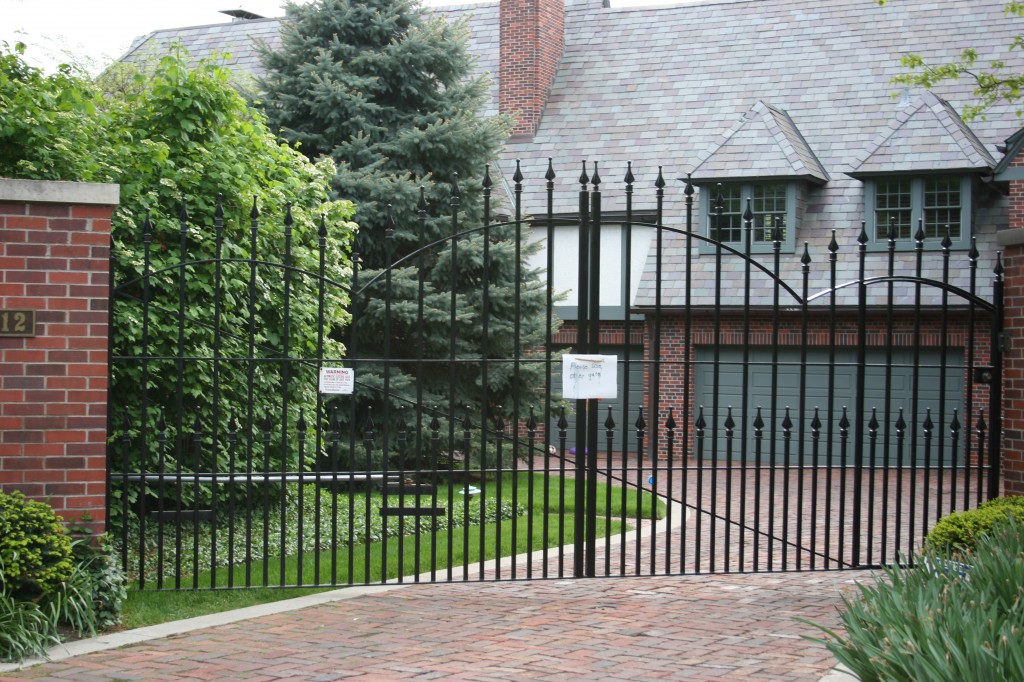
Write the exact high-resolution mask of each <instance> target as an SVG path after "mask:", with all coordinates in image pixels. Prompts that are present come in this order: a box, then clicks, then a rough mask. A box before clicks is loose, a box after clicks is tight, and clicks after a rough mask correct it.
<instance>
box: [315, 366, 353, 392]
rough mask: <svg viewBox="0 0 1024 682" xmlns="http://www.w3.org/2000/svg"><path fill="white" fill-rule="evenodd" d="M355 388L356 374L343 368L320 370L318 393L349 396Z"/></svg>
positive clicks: (324, 368)
mask: <svg viewBox="0 0 1024 682" xmlns="http://www.w3.org/2000/svg"><path fill="white" fill-rule="evenodd" d="M355 388H356V372H355V370H354V369H347V368H344V367H321V368H320V392H321V393H340V394H344V395H351V394H352V392H353V391H355Z"/></svg>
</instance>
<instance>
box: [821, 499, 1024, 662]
mask: <svg viewBox="0 0 1024 682" xmlns="http://www.w3.org/2000/svg"><path fill="white" fill-rule="evenodd" d="M997 506H998V505H997ZM946 547H949V546H948V545H945V546H944V548H942V549H940V548H939V547H938V546H936V545H934V544H933V545H931V546H928V547H926V549H925V551H924V553H923V556H922V557H921V559H922V560H921V561H920V562H918V563H917V564H916V565H915V566H912V567H899V566H894V567H891V568H888V569H886V570H885V572H884V574H883V575H881V576H879V577H878V578H877V579H876V581H875V583H874V584H871V585H861V586H860V593H859V594H858V595H857V596H856V597H848V598H847V597H844V607H845V608H844V610H843V613H842V624H843V628H844V629H845V635H843V634H839V633H837V632H835V631H833V630H830V629H827V628H824V627H821V626H817V627H819V628H820V629H821V630H823V631H824V632H825V634H826V637H824V638H822V639H818V640H817V641H820V642H822V643H823V644H824V645H825V646H827V647H828V649H829V650H830V651H831V652H832V653H833V654H834V655H835V656H836V658H837V659H838V660H839V661H840V662H841V663H842V664H843V665H845V666H846V667H847V668H849V669H850V670H851V671H852V672H853V674H854V675H855V676H857V677H858V678H859V679H861V680H864V681H866V682H872V681H876V680H877V681H883V680H885V681H888V680H929V682H946V681H949V682H954V681H956V682H959V681H962V680H986V681H992V682H998V681H1001V680H1007V681H1009V680H1022V679H1024V647H1021V641H1022V639H1024V518H1020V517H1018V518H1013V517H1010V518H1008V519H1004V520H1003V521H1001V522H998V523H996V524H995V525H994V527H993V528H992V529H991V531H990V532H988V533H985V534H982V535H979V536H977V537H976V538H975V539H974V541H973V546H971V547H970V548H965V547H964V546H961V547H960V548H959V549H955V550H953V551H954V553H953V554H951V553H950V552H949V551H948V550H947V549H945V548H946ZM951 557H955V558H956V559H958V560H959V562H963V563H962V564H961V563H959V562H958V563H957V564H956V567H957V570H949V566H950V564H949V563H947V562H948V561H950V559H951Z"/></svg>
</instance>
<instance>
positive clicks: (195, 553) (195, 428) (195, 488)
mask: <svg viewBox="0 0 1024 682" xmlns="http://www.w3.org/2000/svg"><path fill="white" fill-rule="evenodd" d="M202 448H203V436H202V434H201V433H200V424H199V415H198V414H196V420H195V423H194V424H193V425H192V589H193V590H198V589H199V466H200V463H199V456H200V453H201V451H202Z"/></svg>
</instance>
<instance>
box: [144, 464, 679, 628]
mask: <svg viewBox="0 0 1024 682" xmlns="http://www.w3.org/2000/svg"><path fill="white" fill-rule="evenodd" d="M516 483H517V484H516ZM473 485H475V486H476V487H477V488H480V489H481V491H482V492H481V493H480V494H479V495H478V496H477V497H476V499H475V500H474V503H473V504H472V505H470V507H469V514H470V516H472V517H476V518H474V519H473V520H475V521H479V513H480V512H479V508H480V503H481V502H486V503H487V505H489V508H492V509H493V508H494V506H495V503H496V502H497V501H498V500H500V501H501V502H502V504H503V506H504V507H505V508H506V510H508V508H509V505H510V503H511V502H512V501H513V499H514V500H515V503H516V505H517V506H518V507H520V508H521V509H520V513H521V514H522V515H520V516H517V517H515V518H514V519H513V518H504V519H500V520H499V519H496V520H493V521H491V522H489V523H484V524H483V525H470V526H468V527H467V526H462V527H455V528H451V529H449V530H439V531H438V532H437V533H431V519H430V518H429V517H425V518H422V519H421V520H420V522H419V523H420V530H419V534H418V535H416V534H413V535H400V536H398V537H389V538H386V540H383V541H382V540H378V541H374V542H369V543H365V542H360V543H356V544H353V545H352V547H351V548H350V547H349V546H348V545H347V543H345V542H343V541H344V540H345V539H346V538H347V534H344V533H339V536H338V537H339V543H338V549H337V551H336V552H332V551H330V548H331V542H330V540H329V536H330V520H329V519H323V518H322V519H321V527H322V530H326V531H327V537H326V538H324V539H323V540H322V541H321V544H320V551H319V552H317V551H304V552H302V553H301V562H300V560H299V556H297V555H298V554H299V553H298V552H295V553H292V554H289V555H287V556H286V557H285V560H284V562H283V563H284V573H283V574H282V569H281V567H282V562H281V558H280V556H268V557H267V560H266V561H264V560H263V559H262V558H257V559H256V560H254V561H252V562H250V563H249V564H248V572H249V573H248V576H247V575H246V565H245V564H244V563H236V564H235V565H234V566H231V567H229V566H219V567H218V568H217V571H216V576H215V577H214V575H213V574H212V572H211V571H210V570H205V571H200V572H199V573H197V574H195V575H194V576H193V575H191V574H190V575H186V576H183V577H182V580H181V587H182V588H183V589H182V590H174V589H173V588H174V581H173V579H166V578H165V580H164V584H163V587H164V589H163V590H155V589H152V588H154V587H155V586H156V584H155V582H154V581H153V580H149V581H147V584H146V588H147V589H144V590H139V589H137V588H135V589H130V590H129V595H128V601H127V604H126V606H125V611H124V626H125V627H127V628H135V627H142V626H144V625H151V624H155V623H160V622H167V621H170V620H178V619H181V618H190V617H193V616H198V615H203V614H207V613H215V612H218V611H224V610H229V609H235V608H241V607H244V606H250V605H253V604H260V603H266V602H271V601H277V600H279V599H288V598H291V597H297V596H301V595H305V594H311V593H314V592H318V591H323V590H325V589H334V587H335V586H336V585H345V584H364V583H379V582H384V581H386V580H389V579H393V578H396V577H397V576H398V575H399V572H400V571H399V566H401V574H402V575H405V576H412V575H415V574H417V573H424V572H427V571H430V567H431V565H432V564H433V565H434V566H435V571H436V577H437V579H438V580H447V578H448V572H447V567H448V566H449V565H451V566H452V567H455V569H454V570H455V573H454V576H455V579H457V580H458V579H461V569H462V567H468V570H469V577H470V579H477V578H478V577H479V576H480V572H481V570H482V569H481V563H480V562H481V561H482V560H488V559H493V558H495V557H496V556H510V555H514V554H521V553H524V552H527V551H533V550H538V549H542V548H544V547H545V546H547V547H549V548H553V547H557V546H559V545H563V544H571V543H572V541H573V539H574V528H573V526H574V520H575V511H576V504H575V481H574V480H572V479H561V478H558V477H557V476H550V477H549V478H548V480H547V481H546V485H545V479H544V476H543V475H540V474H534V475H533V476H530V475H529V474H527V473H525V472H521V473H520V474H519V475H518V476H515V475H513V474H511V473H510V472H509V473H506V474H504V475H503V476H502V480H501V484H500V486H499V484H498V483H497V482H496V481H494V480H488V481H483V482H480V481H478V482H474V483H473ZM464 487H465V486H464V484H456V485H454V486H453V487H452V488H453V492H454V493H455V495H453V498H455V499H461V497H462V495H461V494H459V493H460V492H461V491H462V490H463V489H464ZM545 491H546V493H547V494H546V495H545ZM448 492H449V490H448V486H447V485H441V486H440V488H439V490H438V502H437V503H438V506H446V504H447V499H448ZM322 494H323V496H324V497H325V498H326V499H323V500H322V501H321V505H322V507H321V508H322V509H323V506H327V507H330V505H331V503H332V502H333V500H330V499H329V498H330V496H329V495H328V494H326V493H322ZM307 497H308V496H307ZM357 497H358V498H365V497H366V496H364V495H362V494H358V495H357ZM597 500H598V503H597V512H598V522H597V528H596V531H597V534H598V537H606V536H610V535H613V534H616V533H621V532H625V531H626V530H628V529H629V523H630V520H632V519H635V518H637V516H638V515H640V516H642V517H644V518H650V517H651V514H652V505H653V504H654V499H653V497H652V496H651V495H650V494H648V493H643V494H642V495H638V493H637V491H636V490H632V489H625V490H624V489H621V488H617V487H615V488H612V489H611V490H608V489H607V488H606V487H605V486H604V485H603V484H600V485H599V487H598V495H597ZM337 503H338V509H339V514H340V515H344V516H346V517H347V511H348V496H347V495H339V496H338V500H337ZM408 503H410V504H411V503H412V500H408ZM305 504H306V505H310V500H309V499H307V500H306V502H305ZM382 504H383V501H382V499H381V496H380V495H379V494H378V493H372V494H370V495H369V499H368V500H367V501H366V507H365V508H369V509H371V510H372V511H371V514H370V515H371V520H372V521H373V522H374V523H376V524H378V527H377V528H376V529H375V530H374V533H380V529H381V528H382V527H383V526H382V524H380V521H379V517H378V516H377V513H376V511H375V510H376V509H377V508H378V507H380V506H382ZM395 504H397V501H396V500H395V499H394V498H393V497H392V498H391V499H390V500H389V505H395ZM423 504H429V498H427V499H425V500H424V501H423ZM657 505H658V506H657V508H656V511H655V512H654V514H655V516H656V517H657V518H661V517H662V516H663V515H664V504H663V503H661V502H658V503H657ZM559 509H562V510H563V511H562V513H559ZM361 513H362V514H364V513H365V512H361ZM296 514H297V513H296ZM456 514H457V515H459V514H461V515H463V516H464V515H465V513H464V512H463V511H461V507H459V506H456ZM272 516H273V515H272ZM307 516H308V514H307ZM295 518H297V515H296V516H295ZM260 520H262V517H261V519H260ZM447 520H448V519H447V517H446V516H445V517H441V519H440V521H441V524H442V525H445V524H446V523H447ZM393 523H395V524H397V520H395V521H394V522H393ZM304 524H305V525H306V526H307V530H306V532H307V533H312V532H313V530H314V523H313V522H311V521H310V520H309V519H308V518H306V520H305V522H304ZM240 525H243V526H244V524H240ZM414 529H415V521H414V520H413V519H411V518H410V519H409V520H407V522H406V532H409V531H410V530H414ZM236 532H237V531H236ZM289 532H293V531H292V530H291V529H290V531H289ZM222 533H223V531H222ZM276 534H277V533H276V531H275V532H274V533H270V535H271V536H272V537H273V536H276ZM253 535H256V536H259V537H255V538H254V545H256V549H257V550H259V549H260V548H261V547H262V545H261V544H260V543H261V542H262V527H260V529H259V530H258V532H256V531H255V529H254V533H253ZM371 535H373V533H371ZM498 537H500V539H501V542H500V543H498V542H496V539H497V538H498ZM165 539H166V540H167V541H168V544H170V545H173V544H174V538H173V534H171V535H169V536H168V537H167V538H165ZM243 542H244V540H243ZM182 544H183V552H182V553H183V555H184V556H183V564H184V566H183V571H188V569H189V568H190V567H191V565H192V563H191V556H192V539H191V534H189V535H188V536H186V537H185V538H184V542H183V543H182ZM221 552H223V550H221ZM278 554H279V553H278ZM204 556H205V555H204ZM244 556H245V555H244V553H243V552H239V553H238V554H236V559H237V558H243V557H244ZM449 556H450V557H451V561H450V562H449ZM552 556H556V554H555V550H552ZM222 557H223V554H222ZM169 563H170V564H171V565H173V561H171V562H169ZM200 565H209V564H206V563H205V561H200ZM264 566H266V569H267V570H266V571H265V570H264ZM300 568H301V579H300ZM566 568H567V570H571V568H570V567H569V566H567V567H566ZM534 570H537V568H536V567H535V569H534ZM506 575H507V574H506ZM195 579H198V584H199V585H200V586H201V587H204V588H206V589H201V590H191V589H190V588H191V587H192V585H193V584H194V581H195ZM318 581H319V586H318V585H317V582H318ZM246 583H248V584H249V585H254V586H256V587H254V588H244V587H243V586H244V585H246ZM264 584H266V585H268V586H269V587H261V586H262V585H264ZM211 585H216V586H217V588H229V585H230V586H233V587H236V588H242V589H209V588H210V586H211ZM281 585H289V586H294V585H301V587H289V589H280V586H281ZM168 588H171V589H168Z"/></svg>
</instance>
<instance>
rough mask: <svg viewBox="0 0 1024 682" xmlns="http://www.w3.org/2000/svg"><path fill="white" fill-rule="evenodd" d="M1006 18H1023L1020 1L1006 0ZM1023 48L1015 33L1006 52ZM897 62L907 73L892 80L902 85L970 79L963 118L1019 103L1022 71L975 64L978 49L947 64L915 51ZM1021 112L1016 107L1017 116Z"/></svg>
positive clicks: (1023, 79)
mask: <svg viewBox="0 0 1024 682" xmlns="http://www.w3.org/2000/svg"><path fill="white" fill-rule="evenodd" d="M877 2H878V4H879V5H884V4H886V0H877ZM1004 12H1005V13H1006V16H1007V17H1024V2H1017V1H1011V2H1007V3H1006V6H1005V8H1004ZM1022 47H1024V33H1018V34H1017V35H1016V37H1014V39H1013V42H1011V43H1010V45H1009V46H1008V47H1007V50H1008V51H1011V52H1012V51H1013V50H1019V49H1021V48H1022ZM900 62H901V63H902V64H903V66H904V67H905V68H907V69H911V72H910V73H904V74H900V75H899V76H896V77H895V78H894V79H893V82H894V83H900V84H902V85H916V86H920V87H923V88H932V87H934V86H935V85H937V84H938V83H941V82H943V81H958V80H960V79H961V78H964V77H967V78H970V79H973V80H974V83H975V88H974V95H975V96H976V97H977V100H978V101H977V103H976V104H971V105H968V106H966V107H964V111H963V117H964V120H966V121H972V120H974V119H976V118H978V117H984V113H985V111H986V110H988V109H989V108H991V107H992V106H993V105H995V104H997V103H999V102H1007V103H1010V104H1015V103H1018V102H1020V99H1021V92H1022V88H1024V74H1020V73H1008V72H1007V71H1006V62H1005V61H1004V60H1002V59H996V60H993V61H991V62H989V64H988V65H987V66H985V65H982V64H979V63H978V51H977V50H975V49H974V48H967V49H965V50H964V51H963V52H962V53H961V54H960V59H958V60H956V61H952V62H949V63H948V64H929V63H927V62H925V61H924V58H923V57H921V55H918V54H908V55H904V56H903V57H901V58H900ZM1022 113H1024V111H1022V110H1021V109H1018V110H1017V115H1018V116H1021V115H1022Z"/></svg>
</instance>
